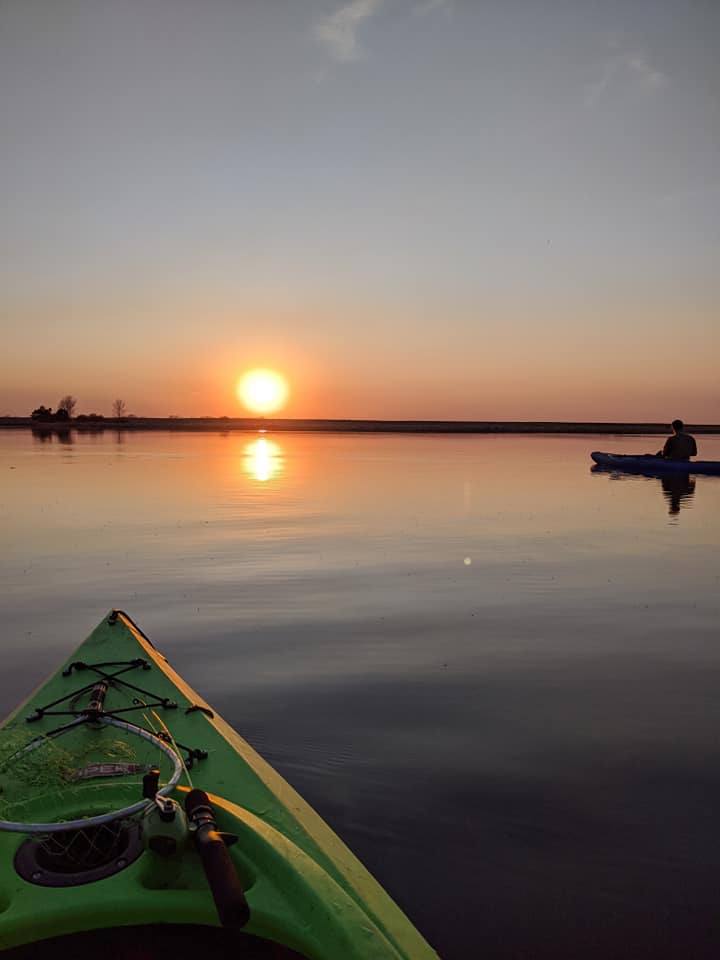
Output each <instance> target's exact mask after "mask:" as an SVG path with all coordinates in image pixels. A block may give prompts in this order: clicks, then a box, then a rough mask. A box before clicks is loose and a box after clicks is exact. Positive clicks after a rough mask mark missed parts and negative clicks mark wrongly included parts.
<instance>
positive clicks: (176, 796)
mask: <svg viewBox="0 0 720 960" xmlns="http://www.w3.org/2000/svg"><path fill="white" fill-rule="evenodd" d="M0 950H3V951H8V953H7V956H8V957H9V958H15V957H23V958H25V957H33V958H43V957H46V956H47V957H50V956H52V957H58V956H80V955H82V954H83V953H85V952H86V951H88V950H99V951H100V952H101V953H102V956H103V960H108V958H109V957H116V956H117V957H128V958H130V957H133V958H134V957H143V958H144V957H146V956H147V957H150V956H162V955H163V953H164V952H166V951H171V955H172V956H173V957H181V956H195V957H197V954H198V950H203V951H204V952H206V953H207V954H208V955H210V956H212V957H213V960H215V958H217V957H238V958H240V957H259V958H260V957H274V958H278V960H279V958H291V957H298V956H299V957H306V958H311V960H325V958H327V960H340V958H343V960H354V958H356V960H370V958H378V960H381V958H382V960H391V958H401V957H405V958H412V960H424V958H431V957H437V954H436V953H435V951H434V950H433V949H432V948H431V947H430V946H429V945H428V944H427V943H426V941H425V940H424V939H423V938H422V936H421V935H420V934H419V933H418V931H417V930H416V929H415V928H414V927H413V925H412V924H411V923H410V921H409V920H408V919H407V917H406V916H405V915H404V914H403V913H402V911H401V910H400V908H399V907H398V906H397V905H396V904H395V903H394V902H393V900H392V899H391V898H390V897H389V896H388V894H387V893H386V892H385V891H384V890H383V889H382V887H381V886H380V885H379V884H378V883H377V881H376V880H374V879H373V877H372V876H371V875H370V874H369V873H368V872H367V870H365V868H364V867H363V866H362V865H361V863H360V862H359V861H358V860H357V859H356V858H355V856H354V855H353V854H352V853H351V852H350V851H349V850H348V848H347V847H346V846H345V845H344V844H343V843H342V841H341V840H340V839H339V838H338V837H337V836H336V835H335V834H334V833H333V832H332V830H331V829H330V828H329V827H328V826H327V824H326V823H325V822H324V821H323V820H322V819H321V818H320V816H319V815H318V814H317V813H315V812H314V811H313V810H312V809H311V808H310V807H309V806H308V804H307V803H305V801H304V800H303V799H302V798H301V797H300V796H299V795H298V794H297V793H296V792H295V791H294V790H293V789H292V787H290V786H289V785H288V784H287V783H286V782H285V780H283V779H282V777H281V776H280V775H279V774H278V773H276V772H275V770H273V769H272V767H270V766H269V765H268V764H267V763H266V762H265V761H264V760H263V759H262V758H261V757H260V756H259V755H258V754H257V753H255V751H254V750H253V749H252V748H251V747H250V746H249V745H248V744H247V743H246V742H245V741H244V740H243V739H242V738H241V737H240V736H239V735H238V734H237V733H236V732H235V731H234V730H233V729H232V728H231V727H230V726H228V724H227V723H225V722H224V721H223V720H222V719H221V717H219V716H218V715H217V713H216V712H215V711H214V710H213V709H212V708H211V707H210V706H209V705H208V704H207V703H206V702H205V701H204V700H203V699H202V698H201V697H199V696H198V694H197V693H195V691H194V690H192V689H191V687H189V686H188V685H187V683H185V681H184V680H183V679H182V678H181V677H180V676H178V674H176V673H175V672H174V671H173V670H172V668H171V667H170V666H169V665H168V663H167V661H166V659H165V657H164V656H162V654H161V653H159V651H158V650H156V649H155V647H154V646H153V645H152V643H151V642H150V640H149V639H148V638H147V637H146V636H145V635H144V634H143V633H142V631H141V630H140V628H139V627H138V626H137V625H136V624H135V623H133V621H132V620H131V619H130V617H128V616H127V614H125V613H123V612H122V611H119V610H113V611H112V612H111V613H110V614H109V615H108V616H107V617H106V618H105V619H103V621H102V622H101V623H100V624H99V626H98V627H97V628H96V629H95V630H94V631H93V632H92V634H91V635H90V636H89V637H88V638H87V640H85V642H84V643H83V644H81V646H80V647H79V648H78V649H77V650H76V651H75V653H74V654H73V655H72V657H71V658H70V659H69V660H68V661H67V662H66V663H64V664H62V665H61V666H60V667H59V669H58V670H57V671H56V672H55V673H54V674H53V675H52V676H51V677H50V678H49V679H48V680H47V681H46V683H44V684H43V685H42V686H41V687H40V688H39V689H38V690H37V691H35V693H33V694H32V695H31V696H30V697H29V699H28V700H27V701H26V702H25V703H23V704H22V705H21V706H20V707H19V708H18V709H17V710H16V711H15V712H14V713H13V714H12V715H11V716H10V717H9V718H8V719H7V720H6V721H5V722H4V724H3V725H2V727H1V728H0Z"/></svg>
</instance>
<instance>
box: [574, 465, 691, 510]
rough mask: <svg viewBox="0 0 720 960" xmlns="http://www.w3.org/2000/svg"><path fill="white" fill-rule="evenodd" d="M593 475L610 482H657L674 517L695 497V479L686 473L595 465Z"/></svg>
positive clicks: (592, 468) (592, 470)
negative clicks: (604, 475) (599, 475)
mask: <svg viewBox="0 0 720 960" xmlns="http://www.w3.org/2000/svg"><path fill="white" fill-rule="evenodd" d="M590 472H591V473H594V474H606V475H607V476H608V477H609V479H610V480H632V479H635V480H658V481H659V482H660V486H661V487H662V492H663V497H664V498H665V499H666V500H667V502H668V505H669V506H668V513H669V514H670V516H676V515H677V514H678V513H680V508H681V506H683V505H684V506H690V503H691V501H692V500H693V498H694V497H695V485H696V480H695V477H693V476H690V475H689V474H687V473H678V474H668V473H662V474H661V473H657V472H653V471H652V470H649V469H648V470H639V469H635V470H628V471H623V470H618V469H617V467H614V466H611V465H610V464H599V463H596V464H594V465H593V466H592V467H591V468H590Z"/></svg>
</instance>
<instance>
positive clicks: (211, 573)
mask: <svg viewBox="0 0 720 960" xmlns="http://www.w3.org/2000/svg"><path fill="white" fill-rule="evenodd" d="M698 440H699V446H700V454H701V456H702V458H703V459H720V437H699V438H698ZM661 444H662V441H661V438H659V437H649V438H642V437H607V436H605V437H592V436H578V437H567V436H552V437H550V436H447V435H446V436H437V435H436V436H399V435H384V436H381V435H349V434H348V435H313V434H273V435H270V434H239V433H230V434H227V435H220V434H210V433H194V434H190V433H117V432H114V431H107V432H105V433H102V434H77V433H75V432H72V433H69V434H67V435H66V436H65V437H58V436H57V435H47V436H45V437H44V438H43V437H41V436H33V435H31V434H30V432H29V431H28V432H26V431H11V430H6V431H0V616H1V624H2V653H3V657H4V666H5V669H4V670H3V671H2V672H0V712H2V713H3V715H4V714H5V713H6V712H8V711H9V710H10V708H11V707H13V706H14V705H15V704H16V702H17V701H18V699H20V697H24V696H25V695H26V694H27V693H29V692H30V689H31V688H32V687H33V686H34V685H35V684H36V683H38V682H39V681H40V680H41V679H42V678H43V677H44V676H45V675H46V674H47V672H48V670H49V669H51V668H52V667H54V666H55V664H56V663H57V662H58V661H60V660H61V659H62V658H64V657H65V656H67V654H68V653H69V652H70V650H71V649H72V648H73V647H74V645H75V644H76V643H77V642H79V641H80V640H81V639H82V638H84V637H85V636H86V635H87V634H88V633H89V632H90V631H91V629H92V628H93V627H94V626H95V625H96V623H97V622H98V621H99V620H100V619H101V618H102V616H103V615H104V614H105V613H106V612H107V611H108V610H109V609H110V608H111V607H113V606H117V607H121V608H123V609H125V610H127V612H128V613H130V615H131V616H132V617H133V618H134V619H135V620H136V621H137V622H138V623H139V625H140V626H141V627H142V628H143V630H144V631H145V632H146V633H147V634H148V635H149V636H150V637H151V638H152V639H153V641H154V642H155V643H156V645H157V646H159V647H160V649H162V650H163V652H164V653H165V654H166V655H167V656H168V657H169V659H170V660H171V662H172V663H173V665H174V666H175V667H176V668H177V669H178V670H179V671H180V673H182V674H183V675H185V676H186V678H187V679H188V680H189V682H190V683H191V684H192V685H193V686H194V687H196V688H197V689H198V690H199V692H200V693H201V694H202V695H203V696H205V697H206V698H207V699H208V700H209V701H210V702H211V703H212V704H214V705H215V706H216V707H217V708H218V709H219V710H220V712H221V713H222V714H223V715H224V716H225V717H226V719H227V720H228V721H229V722H230V723H231V724H232V725H233V726H235V727H236V728H237V729H238V730H239V731H240V733H242V735H243V736H245V737H246V739H248V740H249V741H250V742H251V743H252V744H253V746H255V747H256V748H257V749H258V750H259V751H260V752H261V753H262V754H263V755H264V756H265V757H266V758H267V759H268V760H269V761H270V762H271V763H272V764H273V765H274V766H275V767H276V768H277V769H278V770H279V771H280V772H281V773H282V774H283V775H284V776H285V777H286V778H287V779H288V780H289V781H290V782H291V783H292V784H293V785H294V786H295V787H296V788H297V789H298V790H299V791H300V792H301V793H302V794H303V795H304V796H305V798H306V799H307V800H308V801H309V802H310V803H311V804H312V805H313V806H314V807H315V808H316V809H317V810H318V811H319V812H320V813H321V814H322V815H323V816H324V817H325V818H326V819H327V820H328V821H329V823H330V824H331V826H332V827H333V828H334V829H335V830H336V831H337V832H338V833H339V834H340V835H341V836H342V837H343V839H345V840H346V842H347V843H348V844H349V845H350V847H351V848H352V849H353V850H354V851H355V852H356V853H357V854H358V856H360V858H361V859H362V860H363V861H364V862H365V863H366V864H367V866H368V867H369V868H370V869H371V871H372V872H373V873H374V874H375V875H376V876H377V877H378V879H379V880H380V881H381V882H382V884H383V885H384V886H385V887H386V888H387V889H388V890H389V891H390V892H391V894H392V895H393V896H394V897H395V899H396V900H397V901H398V902H399V903H400V904H401V906H402V907H403V908H404V909H405V910H406V912H407V913H408V914H409V915H410V916H411V918H412V919H413V921H414V922H415V923H416V925H417V926H418V927H419V928H420V929H421V930H422V931H423V933H424V934H425V936H426V937H427V938H428V940H430V942H431V943H432V944H433V945H434V946H435V947H436V949H437V950H438V951H439V953H440V954H441V956H443V957H444V958H446V960H456V958H470V957H472V958H474V957H481V956H485V957H492V958H494V957H501V958H506V957H513V958H515V957H523V958H526V957H533V958H546V957H547V958H550V957H552V958H554V960H556V958H575V957H584V958H587V957H592V958H594V957H597V958H600V957H602V958H603V960H607V958H608V957H613V958H626V957H627V958H633V960H635V958H638V957H647V956H652V957H668V958H670V957H673V958H677V957H683V958H690V957H703V958H704V957H708V958H709V957H713V958H715V957H717V955H718V953H719V952H720V903H719V900H720V895H719V894H718V885H719V881H720V829H718V810H720V762H719V761H720V696H719V695H718V694H719V691H720V636H719V634H718V622H719V615H720V550H719V549H718V548H719V547H720V477H718V478H716V477H703V476H700V477H697V479H696V481H695V482H694V483H693V482H692V481H690V482H686V483H685V484H683V483H682V482H681V483H680V484H677V483H675V484H672V483H670V484H669V483H667V482H665V485H663V482H662V481H661V480H659V479H655V478H646V477H642V476H619V475H611V474H608V473H602V472H593V471H592V470H591V461H590V458H589V453H590V451H591V450H595V449H600V450H610V451H614V452H647V451H654V450H656V449H658V448H659V447H660V446H661Z"/></svg>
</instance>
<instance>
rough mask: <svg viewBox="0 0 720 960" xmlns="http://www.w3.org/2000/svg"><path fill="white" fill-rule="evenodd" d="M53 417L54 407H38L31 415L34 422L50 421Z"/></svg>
mask: <svg viewBox="0 0 720 960" xmlns="http://www.w3.org/2000/svg"><path fill="white" fill-rule="evenodd" d="M52 415H53V412H52V407H36V408H35V410H33V412H32V413H31V414H30V416H31V417H32V419H33V420H50V419H51V418H52Z"/></svg>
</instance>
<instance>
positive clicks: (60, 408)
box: [30, 393, 127, 421]
mask: <svg viewBox="0 0 720 960" xmlns="http://www.w3.org/2000/svg"><path fill="white" fill-rule="evenodd" d="M77 403H78V401H77V397H74V396H73V395H72V394H71V393H68V394H66V395H65V396H64V397H61V398H60V400H59V401H58V404H57V409H56V410H55V412H54V413H53V409H52V407H44V406H39V407H36V408H35V410H33V412H32V413H31V414H30V416H31V418H32V419H33V420H58V421H68V420H72V419H77V420H104V419H105V417H104V416H103V415H102V414H101V413H85V414H82V413H81V414H79V415H78V416H77V417H76V416H75V410H76V408H77ZM112 415H113V417H114V419H116V420H122V419H123V417H125V416H127V407H126V405H125V401H124V400H121V399H120V398H119V397H118V398H117V399H116V400H113V405H112Z"/></svg>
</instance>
